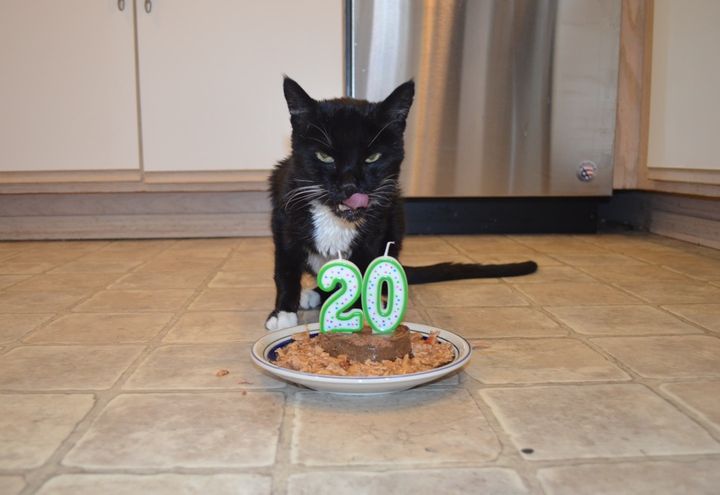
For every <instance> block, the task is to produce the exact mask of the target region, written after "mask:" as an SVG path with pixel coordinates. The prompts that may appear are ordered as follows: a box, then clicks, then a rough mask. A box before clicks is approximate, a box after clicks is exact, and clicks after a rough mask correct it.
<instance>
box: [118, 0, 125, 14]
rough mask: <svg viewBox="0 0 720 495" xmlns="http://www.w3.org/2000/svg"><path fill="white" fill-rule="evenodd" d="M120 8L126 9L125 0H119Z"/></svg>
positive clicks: (120, 9) (121, 9)
mask: <svg viewBox="0 0 720 495" xmlns="http://www.w3.org/2000/svg"><path fill="white" fill-rule="evenodd" d="M118 10H119V11H120V12H122V11H123V10H125V0H118Z"/></svg>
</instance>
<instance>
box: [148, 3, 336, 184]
mask: <svg viewBox="0 0 720 495" xmlns="http://www.w3.org/2000/svg"><path fill="white" fill-rule="evenodd" d="M142 5H143V1H141V0H138V39H139V43H138V48H139V68H140V88H141V89H140V100H141V109H142V110H141V112H142V135H143V156H144V169H145V170H146V171H149V172H168V171H217V170H226V171H227V170H252V169H255V170H257V169H268V168H271V167H272V166H273V165H274V163H275V162H277V161H278V160H280V159H282V158H284V157H285V156H286V155H287V154H288V152H289V149H290V121H289V115H288V112H287V107H286V104H285V100H284V97H283V92H282V76H283V74H287V75H289V76H290V77H293V78H294V79H296V80H297V81H298V82H299V83H300V84H302V85H303V86H304V87H305V88H306V90H307V91H308V92H309V93H310V95H311V96H314V97H316V98H328V97H335V96H340V95H341V94H342V80H343V66H342V52H343V39H342V2H341V0H302V1H299V0H263V1H257V0H204V1H202V2H198V1H197V0H172V1H167V0H152V11H151V12H150V13H149V14H148V13H146V12H145V10H144V9H143V8H142Z"/></svg>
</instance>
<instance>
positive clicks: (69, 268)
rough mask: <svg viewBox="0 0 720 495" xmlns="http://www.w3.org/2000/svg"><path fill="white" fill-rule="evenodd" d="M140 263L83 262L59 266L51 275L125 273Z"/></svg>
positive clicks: (82, 260)
mask: <svg viewBox="0 0 720 495" xmlns="http://www.w3.org/2000/svg"><path fill="white" fill-rule="evenodd" d="M140 263H142V261H141V260H103V259H98V260H92V259H90V260H84V259H79V260H77V261H71V262H70V263H66V264H64V265H61V266H59V267H57V268H55V269H54V270H52V273H125V272H129V271H130V270H132V269H133V268H135V267H136V266H138V265H139V264H140Z"/></svg>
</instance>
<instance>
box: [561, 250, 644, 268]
mask: <svg viewBox="0 0 720 495" xmlns="http://www.w3.org/2000/svg"><path fill="white" fill-rule="evenodd" d="M553 256H554V257H555V258H557V259H559V260H560V261H562V262H563V263H567V264H568V265H572V266H581V267H586V266H593V267H597V266H605V265H609V266H613V267H617V266H627V267H630V266H643V265H645V264H646V263H645V262H644V261H641V260H639V259H636V258H632V257H630V256H625V255H623V254H617V253H559V254H553Z"/></svg>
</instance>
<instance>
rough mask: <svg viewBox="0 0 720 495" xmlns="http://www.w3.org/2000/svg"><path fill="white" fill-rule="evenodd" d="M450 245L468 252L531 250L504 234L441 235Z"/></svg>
mask: <svg viewBox="0 0 720 495" xmlns="http://www.w3.org/2000/svg"><path fill="white" fill-rule="evenodd" d="M442 238H443V239H444V240H445V241H446V242H448V243H449V244H450V245H452V246H455V247H457V248H459V249H462V250H463V251H465V252H468V253H473V252H474V253H482V252H486V253H489V252H493V251H513V252H514V251H522V252H527V251H532V249H530V248H528V247H527V246H526V245H525V244H521V243H519V242H517V241H514V240H513V239H510V238H509V237H507V236H504V235H448V236H443V237H442Z"/></svg>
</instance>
